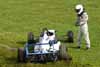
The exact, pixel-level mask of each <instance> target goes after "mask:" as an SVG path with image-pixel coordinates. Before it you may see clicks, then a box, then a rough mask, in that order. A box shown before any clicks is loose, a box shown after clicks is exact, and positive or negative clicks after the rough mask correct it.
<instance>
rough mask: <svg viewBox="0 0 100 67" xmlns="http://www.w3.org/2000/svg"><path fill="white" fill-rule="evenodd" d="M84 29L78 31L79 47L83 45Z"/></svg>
mask: <svg viewBox="0 0 100 67" xmlns="http://www.w3.org/2000/svg"><path fill="white" fill-rule="evenodd" d="M81 39H82V31H81V29H80V30H79V32H78V48H80V47H81Z"/></svg>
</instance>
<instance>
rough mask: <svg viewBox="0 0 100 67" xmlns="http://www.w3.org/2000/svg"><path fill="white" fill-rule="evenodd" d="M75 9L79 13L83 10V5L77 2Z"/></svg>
mask: <svg viewBox="0 0 100 67" xmlns="http://www.w3.org/2000/svg"><path fill="white" fill-rule="evenodd" d="M75 10H76V12H77V13H78V14H81V13H82V12H83V11H84V7H83V5H82V4H78V5H76V7H75Z"/></svg>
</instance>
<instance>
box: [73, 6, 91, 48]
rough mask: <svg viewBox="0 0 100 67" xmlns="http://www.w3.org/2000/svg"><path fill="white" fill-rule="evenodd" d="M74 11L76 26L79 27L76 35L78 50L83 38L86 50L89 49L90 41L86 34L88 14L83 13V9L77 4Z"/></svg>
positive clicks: (87, 33)
mask: <svg viewBox="0 0 100 67" xmlns="http://www.w3.org/2000/svg"><path fill="white" fill-rule="evenodd" d="M75 11H76V13H77V22H76V24H75V25H76V26H79V33H78V48H80V47H81V39H82V36H84V38H85V41H86V48H87V49H88V48H90V39H89V32H88V24H87V21H88V14H87V13H86V12H85V9H84V7H83V5H82V4H78V5H76V6H75Z"/></svg>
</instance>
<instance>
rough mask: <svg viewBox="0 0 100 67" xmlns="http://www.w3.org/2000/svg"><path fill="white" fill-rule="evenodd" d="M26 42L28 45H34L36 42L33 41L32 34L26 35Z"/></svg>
mask: <svg viewBox="0 0 100 67" xmlns="http://www.w3.org/2000/svg"><path fill="white" fill-rule="evenodd" d="M27 42H28V44H33V43H36V41H35V39H34V34H33V33H32V32H29V33H28V35H27Z"/></svg>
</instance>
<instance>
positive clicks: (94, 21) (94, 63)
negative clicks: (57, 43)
mask: <svg viewBox="0 0 100 67" xmlns="http://www.w3.org/2000/svg"><path fill="white" fill-rule="evenodd" d="M99 2H100V1H99V0H0V45H2V44H3V45H7V46H10V47H12V48H18V47H23V44H24V43H25V41H26V34H27V32H29V31H32V32H33V33H34V34H35V35H36V36H38V35H39V33H40V30H41V28H44V27H48V28H50V29H56V30H57V31H58V32H57V34H58V36H60V37H62V35H64V34H65V32H66V31H68V30H72V31H73V32H74V34H75V43H73V44H68V43H67V44H66V43H65V44H66V45H67V46H68V47H69V48H68V49H69V54H71V55H72V57H73V61H72V64H71V66H70V67H83V66H85V67H99V66H100V58H99V56H100V53H99V51H100V45H99V44H100V41H99V40H100V37H99V36H100V34H99V33H100V26H99V25H100V23H99V22H100V19H99V18H100V15H99V14H100V5H99ZM77 3H82V4H83V5H84V6H85V7H86V10H87V12H88V14H89V23H88V24H89V32H90V39H91V49H89V50H88V51H86V50H84V49H85V42H84V40H83V42H82V48H81V49H80V50H77V49H74V48H72V47H75V46H76V45H77V42H76V37H77V31H78V29H77V27H75V26H74V22H75V19H76V17H75V12H74V6H75V5H76V4H77ZM0 51H1V52H0V66H2V67H7V66H9V67H14V66H19V67H33V66H35V67H39V66H40V67H51V66H53V67H61V66H62V67H65V66H67V65H66V64H65V63H63V62H62V61H61V62H60V61H59V62H57V63H55V64H53V63H48V64H31V63H28V64H18V63H17V62H16V60H17V59H16V55H17V53H16V51H15V52H11V51H9V50H7V49H6V48H5V47H4V48H2V47H0Z"/></svg>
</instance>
